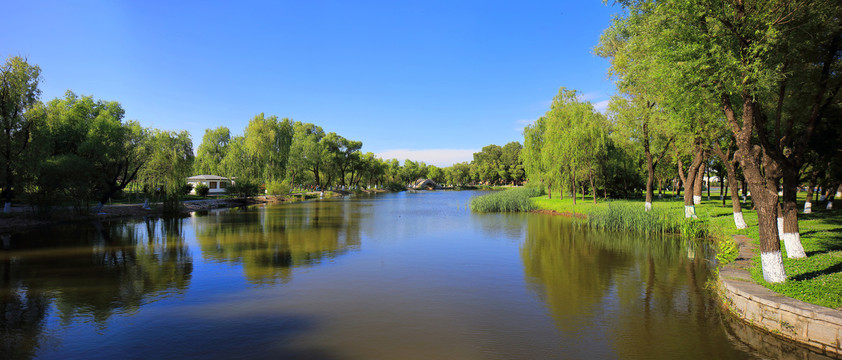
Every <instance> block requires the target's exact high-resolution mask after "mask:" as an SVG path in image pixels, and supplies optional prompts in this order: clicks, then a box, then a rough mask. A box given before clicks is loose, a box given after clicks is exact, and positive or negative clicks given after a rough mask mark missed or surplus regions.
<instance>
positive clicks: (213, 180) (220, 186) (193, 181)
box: [187, 175, 231, 194]
mask: <svg viewBox="0 0 842 360" xmlns="http://www.w3.org/2000/svg"><path fill="white" fill-rule="evenodd" d="M187 183H188V184H190V185H193V190H192V191H190V193H191V194H195V193H196V185H199V184H205V185H207V186H208V189H209V190H208V194H224V193H225V188H227V187H228V185H230V184H231V180H229V179H228V178H227V177H222V176H216V175H195V176H191V177H189V178H187Z"/></svg>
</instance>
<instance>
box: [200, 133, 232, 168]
mask: <svg viewBox="0 0 842 360" xmlns="http://www.w3.org/2000/svg"><path fill="white" fill-rule="evenodd" d="M229 141H231V131H230V130H228V128H227V127H225V126H220V127H218V128H216V129H206V130H205V135H204V136H202V143H201V144H199V148H198V149H196V161H195V162H194V163H193V172H194V173H195V174H197V175H198V174H207V175H220V174H223V173H224V170H223V168H222V161H223V160H224V159H225V154H227V152H228V142H229Z"/></svg>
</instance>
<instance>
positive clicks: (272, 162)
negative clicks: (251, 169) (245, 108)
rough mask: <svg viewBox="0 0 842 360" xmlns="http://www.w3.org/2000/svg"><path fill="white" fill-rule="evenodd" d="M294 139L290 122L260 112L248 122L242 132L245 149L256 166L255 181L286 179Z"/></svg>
mask: <svg viewBox="0 0 842 360" xmlns="http://www.w3.org/2000/svg"><path fill="white" fill-rule="evenodd" d="M292 138H293V125H292V122H291V121H290V120H289V119H281V120H278V117H277V116H274V115H273V116H269V117H266V116H264V115H263V113H260V114H257V115H255V116H254V118H252V119H251V120H250V121H249V123H248V126H246V129H245V130H244V131H243V146H244V149H245V151H246V152H247V153H248V156H249V157H250V158H251V159H252V160H251V161H253V162H254V166H255V167H256V169H255V172H256V179H254V180H256V181H260V182H264V183H266V182H271V181H280V180H282V179H283V178H284V175H285V174H286V168H287V160H288V158H289V150H290V146H291V144H292Z"/></svg>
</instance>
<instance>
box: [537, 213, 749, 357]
mask: <svg viewBox="0 0 842 360" xmlns="http://www.w3.org/2000/svg"><path fill="white" fill-rule="evenodd" d="M711 255H712V252H711V250H710V249H709V248H707V247H706V246H704V244H701V243H697V242H688V241H682V240H680V239H678V238H674V237H653V236H650V237H646V236H634V235H629V234H620V233H603V232H596V231H589V230H588V229H581V228H579V227H577V226H575V225H574V224H573V223H572V222H570V221H569V220H567V219H560V218H557V217H551V216H533V217H530V218H529V219H528V227H527V236H526V240H525V242H524V243H523V245H522V247H521V257H522V259H523V263H524V269H525V273H526V275H527V277H528V280H529V281H531V282H533V283H534V284H536V285H537V286H535V287H534V289H535V292H536V293H537V294H538V295H539V296H541V297H542V298H543V299H544V301H545V302H546V303H547V307H548V308H549V309H550V311H551V313H552V315H553V317H554V318H555V320H556V324H557V326H558V328H559V329H560V330H561V331H563V332H566V333H575V332H581V331H583V329H584V331H585V332H586V333H587V334H588V337H587V338H583V339H582V341H597V340H599V339H600V338H604V339H605V340H604V342H606V343H610V344H612V348H611V349H610V350H607V349H603V350H602V351H606V353H605V354H603V355H605V356H610V357H620V358H640V357H645V358H678V357H680V358H744V357H745V356H746V355H745V354H744V353H741V352H739V351H736V350H735V349H734V348H733V346H722V345H724V344H729V343H730V342H731V341H729V340H728V339H727V338H726V337H725V336H723V331H721V330H720V329H722V323H721V317H720V316H719V308H718V305H717V304H716V302H715V300H714V298H713V297H712V296H709V294H706V291H707V290H706V289H705V282H706V280H707V274H708V271H709V269H708V266H709V264H710V262H709V261H708V260H707V259H709V257H710V256H711ZM600 324H601V325H600ZM602 341H603V340H600V342H602Z"/></svg>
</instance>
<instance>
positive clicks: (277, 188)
mask: <svg viewBox="0 0 842 360" xmlns="http://www.w3.org/2000/svg"><path fill="white" fill-rule="evenodd" d="M289 190H290V186H289V180H284V181H270V182H268V183H266V193H267V194H269V195H286V194H289Z"/></svg>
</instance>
